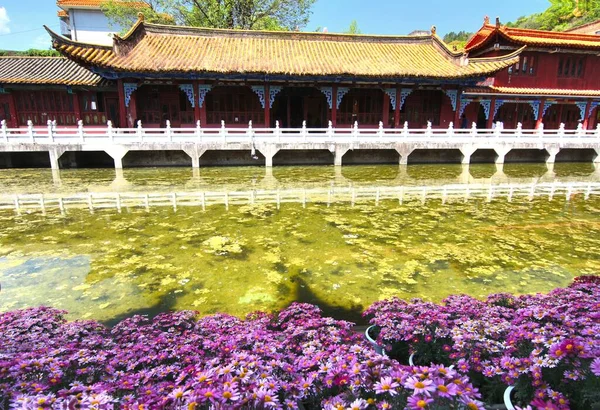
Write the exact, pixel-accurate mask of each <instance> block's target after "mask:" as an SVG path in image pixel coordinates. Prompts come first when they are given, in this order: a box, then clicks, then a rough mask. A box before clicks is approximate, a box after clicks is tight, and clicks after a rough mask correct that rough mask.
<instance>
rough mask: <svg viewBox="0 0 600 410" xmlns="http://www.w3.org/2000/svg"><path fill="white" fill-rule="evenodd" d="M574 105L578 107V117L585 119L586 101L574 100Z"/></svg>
mask: <svg viewBox="0 0 600 410" xmlns="http://www.w3.org/2000/svg"><path fill="white" fill-rule="evenodd" d="M575 105H576V106H577V108H579V115H580V119H581V120H582V121H583V120H585V114H586V113H585V109H586V108H587V101H580V102H576V103H575Z"/></svg>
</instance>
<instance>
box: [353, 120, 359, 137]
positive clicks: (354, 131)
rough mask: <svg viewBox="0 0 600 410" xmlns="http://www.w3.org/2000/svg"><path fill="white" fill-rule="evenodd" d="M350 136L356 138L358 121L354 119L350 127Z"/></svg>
mask: <svg viewBox="0 0 600 410" xmlns="http://www.w3.org/2000/svg"><path fill="white" fill-rule="evenodd" d="M352 136H353V137H354V139H358V121H354V127H353V128H352Z"/></svg>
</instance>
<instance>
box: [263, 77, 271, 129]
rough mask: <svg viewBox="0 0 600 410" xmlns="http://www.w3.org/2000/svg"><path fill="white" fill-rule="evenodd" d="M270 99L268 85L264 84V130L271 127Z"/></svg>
mask: <svg viewBox="0 0 600 410" xmlns="http://www.w3.org/2000/svg"><path fill="white" fill-rule="evenodd" d="M270 100H271V99H270V98H269V85H268V84H265V125H264V127H265V128H269V127H270V126H271V101H270Z"/></svg>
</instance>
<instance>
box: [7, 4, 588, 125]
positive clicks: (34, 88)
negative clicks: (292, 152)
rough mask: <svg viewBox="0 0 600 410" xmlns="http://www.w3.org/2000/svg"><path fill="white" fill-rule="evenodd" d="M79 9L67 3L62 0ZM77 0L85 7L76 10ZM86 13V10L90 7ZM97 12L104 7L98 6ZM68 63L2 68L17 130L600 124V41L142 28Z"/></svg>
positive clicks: (87, 48)
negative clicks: (461, 43) (455, 44)
mask: <svg viewBox="0 0 600 410" xmlns="http://www.w3.org/2000/svg"><path fill="white" fill-rule="evenodd" d="M61 1H63V2H64V1H67V0H61ZM69 1H75V0H69ZM77 1H79V0H77ZM89 1H91V0H89ZM48 32H49V34H50V36H51V37H52V43H53V47H54V48H55V49H56V50H58V51H59V52H60V53H62V54H63V55H64V56H65V57H54V58H40V57H0V119H6V120H7V123H8V124H9V126H13V127H23V126H27V124H28V121H31V122H32V123H33V125H45V123H46V122H47V121H48V120H56V122H57V124H58V125H64V126H70V125H76V124H77V122H78V121H79V120H81V121H82V122H83V124H84V125H100V124H104V123H105V122H106V121H107V120H111V121H112V123H113V125H114V126H117V127H134V126H135V125H136V124H137V123H138V121H141V123H142V124H143V126H144V127H162V126H165V124H166V121H167V120H168V121H170V124H171V126H172V127H194V126H196V123H197V121H200V123H201V124H202V127H220V126H221V123H222V122H224V123H225V124H226V126H227V127H247V126H248V123H249V121H252V124H253V127H255V128H262V127H274V126H275V125H276V124H277V123H278V124H279V126H280V127H281V128H288V127H290V128H295V127H301V126H302V124H303V122H306V126H307V127H308V128H320V127H327V126H328V124H329V122H330V121H331V123H332V125H333V126H334V127H337V128H341V127H352V126H353V124H355V123H358V126H359V127H365V128H376V127H378V126H379V123H380V122H381V123H382V125H383V127H385V128H399V127H402V126H403V125H404V124H405V123H408V127H409V128H423V127H426V126H427V124H428V123H430V124H431V126H432V127H433V128H448V126H449V125H450V124H451V123H452V124H453V126H454V127H455V128H459V127H461V128H465V127H471V124H472V123H476V125H477V126H478V127H479V128H491V127H492V124H493V123H494V122H495V121H501V122H503V124H504V127H505V128H511V127H516V126H517V123H521V124H522V126H523V128H534V127H536V126H539V125H540V123H542V122H543V123H544V126H545V127H546V128H558V127H559V124H560V123H564V124H565V125H566V127H567V128H575V127H577V126H578V125H579V124H581V125H582V126H584V127H587V128H590V127H593V126H595V125H596V124H597V123H598V118H597V117H598V110H597V108H596V107H597V105H598V103H599V102H600V57H599V56H598V54H599V51H600V36H596V35H585V34H577V33H556V32H545V31H536V30H523V29H515V28H508V27H504V26H502V25H500V23H499V21H497V22H496V24H490V22H489V19H486V21H485V22H484V25H483V26H482V28H481V29H480V30H479V31H478V32H477V33H476V34H475V35H474V36H473V37H472V38H471V39H470V41H469V42H468V44H467V46H466V52H456V51H453V50H451V49H450V48H449V47H448V46H447V45H446V44H445V43H444V42H443V41H442V40H441V39H440V38H439V37H438V36H437V34H436V30H435V27H433V28H432V30H431V32H430V33H423V34H418V35H412V36H376V35H348V34H331V33H304V32H268V31H244V30H223V29H206V28H194V27H181V26H165V25H157V24H150V23H147V22H144V20H143V17H140V19H139V20H138V21H137V22H136V24H135V25H134V26H133V27H132V28H131V29H130V30H129V31H128V32H127V34H125V35H123V36H119V35H115V36H114V37H113V40H112V44H111V45H106V44H98V43H97V42H92V41H88V42H86V41H81V40H76V39H74V38H67V37H65V36H61V35H59V34H56V33H54V32H52V31H51V30H48Z"/></svg>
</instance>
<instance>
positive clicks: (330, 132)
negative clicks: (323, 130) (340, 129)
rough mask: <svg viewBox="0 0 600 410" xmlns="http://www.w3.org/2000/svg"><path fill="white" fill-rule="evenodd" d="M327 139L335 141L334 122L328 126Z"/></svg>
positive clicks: (330, 122)
mask: <svg viewBox="0 0 600 410" xmlns="http://www.w3.org/2000/svg"><path fill="white" fill-rule="evenodd" d="M327 138H330V139H333V122H332V121H329V123H328V124H327Z"/></svg>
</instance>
